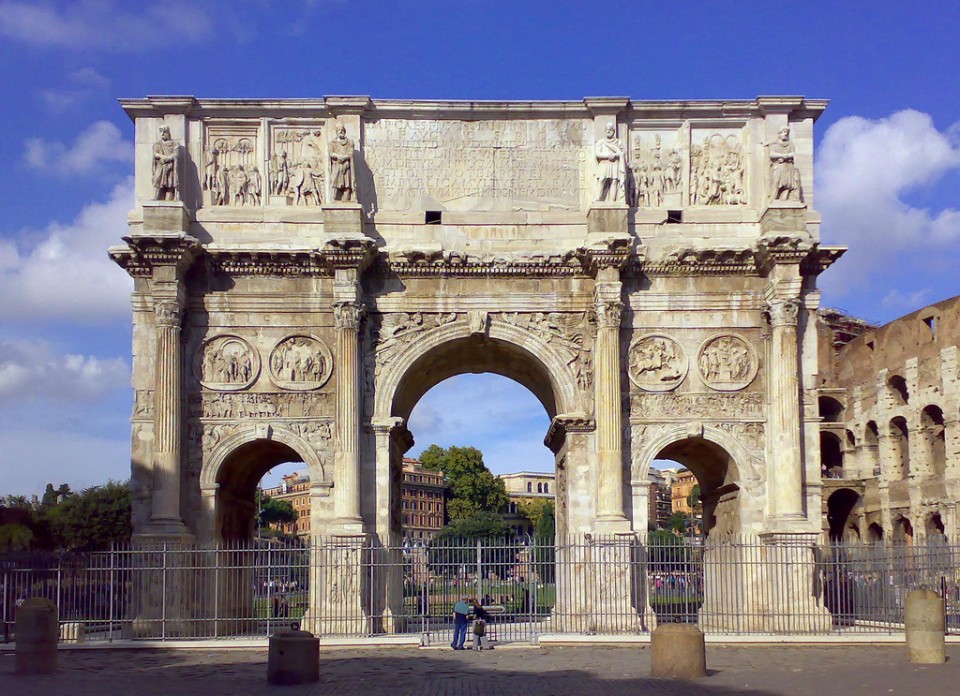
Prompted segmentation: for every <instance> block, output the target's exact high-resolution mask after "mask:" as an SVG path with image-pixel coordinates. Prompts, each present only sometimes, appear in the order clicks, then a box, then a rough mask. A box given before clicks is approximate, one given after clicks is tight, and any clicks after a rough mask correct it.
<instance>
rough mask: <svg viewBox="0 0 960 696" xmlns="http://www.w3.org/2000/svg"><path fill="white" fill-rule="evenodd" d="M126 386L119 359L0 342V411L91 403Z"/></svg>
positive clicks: (42, 345)
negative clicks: (36, 403) (36, 404)
mask: <svg viewBox="0 0 960 696" xmlns="http://www.w3.org/2000/svg"><path fill="white" fill-rule="evenodd" d="M129 384H130V367H129V365H128V364H127V363H126V362H125V361H124V360H123V359H121V358H110V359H107V360H101V359H98V358H95V357H93V356H87V355H75V354H66V355H57V354H55V353H54V352H53V351H52V349H51V347H50V346H49V345H48V344H46V343H43V342H36V341H31V342H22V341H21V342H11V341H0V408H3V407H5V406H6V407H12V406H19V405H21V404H23V403H25V402H26V401H33V400H47V401H55V402H73V401H76V400H90V399H95V398H97V397H99V396H102V395H104V394H107V393H109V392H111V391H113V390H115V389H120V388H126V387H127V386H129Z"/></svg>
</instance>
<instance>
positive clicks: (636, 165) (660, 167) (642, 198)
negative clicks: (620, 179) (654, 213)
mask: <svg viewBox="0 0 960 696" xmlns="http://www.w3.org/2000/svg"><path fill="white" fill-rule="evenodd" d="M661 143H662V140H661V137H660V134H659V133H658V134H656V135H655V136H654V143H653V146H652V147H649V148H645V147H643V145H642V143H641V141H640V135H639V134H637V135H636V136H635V142H634V151H633V157H632V158H631V160H630V170H631V173H632V175H633V176H632V182H631V183H632V189H633V194H632V195H631V197H630V204H631V205H634V206H637V207H639V208H659V207H661V206H663V205H664V198H665V196H666V195H667V194H671V193H676V192H678V191H679V190H680V172H681V169H682V166H683V161H682V159H681V157H680V151H679V150H676V149H673V150H670V152H669V154H668V155H667V159H666V160H664V158H663V156H662V154H661V153H662V149H661Z"/></svg>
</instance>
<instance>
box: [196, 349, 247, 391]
mask: <svg viewBox="0 0 960 696" xmlns="http://www.w3.org/2000/svg"><path fill="white" fill-rule="evenodd" d="M193 371H194V374H195V375H196V377H197V379H198V380H200V384H202V385H203V386H205V387H207V388H208V389H216V390H217V391H239V390H241V389H246V388H247V387H249V386H250V385H251V384H253V383H254V382H255V381H256V379H257V375H259V374H260V354H259V353H258V352H257V351H256V350H255V349H254V348H253V347H252V346H251V345H250V344H249V343H247V342H246V341H245V340H244V339H242V338H240V337H239V336H231V335H221V336H214V337H213V338H210V339H207V340H206V341H204V342H203V344H202V345H201V346H200V350H198V351H197V354H196V359H195V360H194V363H193Z"/></svg>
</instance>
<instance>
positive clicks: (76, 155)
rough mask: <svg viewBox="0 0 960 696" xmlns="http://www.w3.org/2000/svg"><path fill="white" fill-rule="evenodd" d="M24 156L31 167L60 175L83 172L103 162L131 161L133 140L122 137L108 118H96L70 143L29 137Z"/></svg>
mask: <svg viewBox="0 0 960 696" xmlns="http://www.w3.org/2000/svg"><path fill="white" fill-rule="evenodd" d="M25 145H26V153H24V159H25V160H26V162H27V164H29V165H30V166H31V167H33V168H34V169H39V170H41V171H44V172H52V173H55V174H60V175H68V174H83V173H87V172H90V171H92V170H94V169H96V168H97V167H100V166H102V165H104V164H111V163H114V162H123V163H129V162H133V143H131V142H129V141H126V140H124V139H123V135H122V134H121V133H120V129H119V128H117V127H116V126H115V125H113V124H112V123H110V122H109V121H97V122H96V123H93V124H91V125H90V126H89V127H88V128H87V129H86V130H85V131H83V132H82V133H80V135H78V136H77V139H76V140H75V141H74V142H73V145H72V146H70V147H66V146H65V145H63V144H62V143H57V142H48V141H46V140H43V139H41V138H29V139H27V141H26V142H25Z"/></svg>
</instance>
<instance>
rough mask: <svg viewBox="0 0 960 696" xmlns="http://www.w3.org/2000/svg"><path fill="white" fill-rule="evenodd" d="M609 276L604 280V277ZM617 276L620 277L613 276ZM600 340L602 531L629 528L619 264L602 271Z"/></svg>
mask: <svg viewBox="0 0 960 696" xmlns="http://www.w3.org/2000/svg"><path fill="white" fill-rule="evenodd" d="M603 276H606V278H604V279H603V280H601V277H603ZM611 276H613V277H615V278H616V280H612V279H610V277H611ZM594 292H595V295H594V297H595V301H596V310H597V341H596V344H595V345H594V353H593V361H594V377H593V379H594V390H595V391H594V395H595V400H596V407H595V408H596V414H597V454H598V458H599V476H598V485H597V520H598V522H599V523H600V526H601V528H602V531H607V527H609V526H610V525H611V523H612V525H613V528H611V529H609V531H627V529H626V517H625V516H624V514H623V446H622V438H623V434H622V418H623V417H622V413H621V409H622V405H621V398H620V314H621V312H622V309H623V303H622V302H621V301H620V292H621V283H620V280H619V271H618V270H617V269H616V268H605V269H602V270H600V272H599V274H598V279H597V284H596V288H595V291H594Z"/></svg>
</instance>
